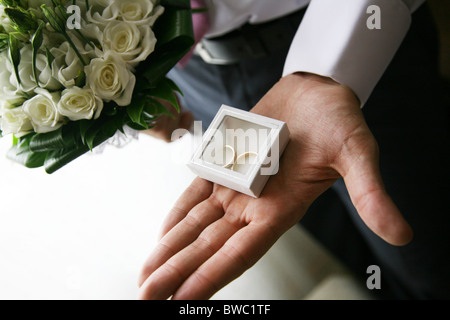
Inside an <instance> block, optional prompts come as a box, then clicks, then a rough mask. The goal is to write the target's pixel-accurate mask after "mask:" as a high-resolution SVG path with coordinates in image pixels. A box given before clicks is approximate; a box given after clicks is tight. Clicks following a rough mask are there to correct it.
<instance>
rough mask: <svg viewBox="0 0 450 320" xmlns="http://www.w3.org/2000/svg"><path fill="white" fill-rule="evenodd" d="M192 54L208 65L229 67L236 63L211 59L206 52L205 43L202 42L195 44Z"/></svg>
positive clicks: (215, 58) (228, 60) (209, 54)
mask: <svg viewBox="0 0 450 320" xmlns="http://www.w3.org/2000/svg"><path fill="white" fill-rule="evenodd" d="M194 53H195V54H197V55H198V56H200V57H201V58H202V59H203V61H205V62H206V63H208V64H215V65H229V64H233V63H236V62H238V61H232V60H230V59H220V58H217V57H213V56H212V55H211V53H210V52H209V51H208V49H207V47H206V46H205V43H204V42H203V41H200V42H199V43H197V45H196V46H195V49H194Z"/></svg>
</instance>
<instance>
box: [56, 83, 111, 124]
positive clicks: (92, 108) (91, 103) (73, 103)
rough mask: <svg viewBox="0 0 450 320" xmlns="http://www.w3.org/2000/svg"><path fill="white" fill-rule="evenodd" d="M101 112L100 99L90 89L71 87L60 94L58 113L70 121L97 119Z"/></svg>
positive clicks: (101, 102)
mask: <svg viewBox="0 0 450 320" xmlns="http://www.w3.org/2000/svg"><path fill="white" fill-rule="evenodd" d="M102 110H103V101H102V99H100V98H98V97H96V96H95V95H94V92H93V91H92V90H90V89H82V88H78V87H73V88H71V89H66V90H64V91H63V92H62V95H61V100H59V103H58V111H59V113H61V114H62V115H63V116H66V117H67V118H69V119H70V120H72V121H78V120H83V119H87V120H90V119H92V118H94V119H97V118H98V117H99V116H100V114H101V112H102Z"/></svg>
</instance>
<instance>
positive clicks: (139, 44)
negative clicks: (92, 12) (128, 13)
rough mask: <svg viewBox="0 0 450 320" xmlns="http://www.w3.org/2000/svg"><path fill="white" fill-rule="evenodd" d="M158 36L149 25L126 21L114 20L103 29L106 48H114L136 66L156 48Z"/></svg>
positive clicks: (103, 44) (103, 45)
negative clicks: (138, 24) (144, 25)
mask: <svg viewBox="0 0 450 320" xmlns="http://www.w3.org/2000/svg"><path fill="white" fill-rule="evenodd" d="M155 44H156V37H155V34H154V33H153V31H152V30H151V29H150V28H148V27H142V26H139V27H138V26H137V25H135V24H133V23H129V22H124V21H112V22H110V23H108V24H107V25H106V27H105V30H104V31H103V43H102V47H103V49H104V50H112V51H114V52H116V53H118V54H119V55H120V56H121V58H122V59H123V60H125V61H127V62H128V63H129V64H130V65H131V66H133V67H135V66H136V65H137V64H138V63H139V62H141V61H145V59H147V57H148V56H149V55H150V54H151V53H152V52H153V51H154V50H155Z"/></svg>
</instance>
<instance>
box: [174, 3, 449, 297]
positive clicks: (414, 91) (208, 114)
mask: <svg viewBox="0 0 450 320" xmlns="http://www.w3.org/2000/svg"><path fill="white" fill-rule="evenodd" d="M287 50H288V48H287V47H286V48H284V49H280V50H279V51H278V52H275V53H273V54H272V55H271V56H270V57H266V58H260V59H256V60H246V61H242V62H241V63H237V64H233V65H228V66H215V65H208V64H206V63H204V62H203V61H202V60H201V59H200V58H199V57H196V56H194V58H192V59H191V61H190V62H189V64H188V65H187V66H186V67H185V68H184V69H174V70H172V71H171V73H170V74H169V77H170V78H172V79H173V80H174V81H175V82H176V83H177V84H178V85H179V86H180V88H181V89H182V91H183V92H184V97H183V98H182V103H183V104H184V106H185V107H186V108H188V109H190V110H192V111H193V113H194V115H195V116H196V118H197V119H199V120H202V121H203V123H204V126H205V127H207V126H208V124H209V123H210V121H211V120H212V119H213V117H214V116H215V114H216V112H217V110H218V109H219V107H220V106H221V105H222V104H228V105H231V106H233V107H237V108H241V109H246V110H250V109H251V108H252V107H253V106H254V105H255V104H256V103H257V102H258V101H259V100H260V99H261V97H262V96H263V95H264V94H265V93H266V92H267V91H268V90H269V89H270V88H271V87H272V86H273V85H274V84H275V83H276V82H277V81H278V80H279V78H280V76H281V73H282V68H283V63H284V59H285V57H286V54H287ZM368 63H370V61H368ZM442 97H443V95H442V91H441V82H440V78H439V72H438V43H437V37H436V30H435V28H434V24H433V21H432V19H431V16H430V13H429V11H428V8H427V7H426V6H423V7H422V8H420V9H419V10H418V11H417V12H415V13H414V15H413V24H412V27H411V29H410V31H409V33H408V35H407V37H406V39H405V40H404V42H403V45H402V46H401V48H400V50H399V51H398V52H397V55H396V56H395V58H394V60H393V61H392V63H391V64H390V66H389V68H388V70H387V71H386V73H385V74H384V76H383V78H382V79H381V81H380V82H379V84H378V85H377V87H376V88H375V90H374V92H373V94H372V96H371V98H370V100H369V101H368V103H367V104H366V105H365V107H364V109H363V112H364V115H365V118H366V121H367V123H368V125H369V127H370V129H371V130H372V132H373V134H374V136H375V138H376V139H377V141H378V143H379V146H380V151H381V159H380V167H381V173H382V176H383V180H384V182H385V185H386V188H387V191H388V193H389V194H390V195H391V197H392V198H393V200H394V202H395V203H396V204H397V205H398V207H399V208H400V210H401V211H402V213H403V214H404V215H405V217H406V219H407V221H408V222H409V223H410V224H411V226H412V228H413V230H414V232H415V237H414V239H413V241H412V242H411V243H410V244H408V245H406V246H404V247H394V246H391V245H389V244H387V243H385V242H384V241H383V240H381V239H379V238H378V237H377V236H376V235H374V234H373V233H372V232H371V231H370V230H369V229H368V228H367V227H366V226H365V225H364V223H363V222H362V220H361V219H360V218H359V216H358V214H357V212H356V210H355V208H354V207H353V205H352V203H351V201H350V199H349V196H348V194H347V190H346V187H345V184H344V183H343V181H342V180H338V181H337V182H336V183H335V185H334V186H333V187H332V188H331V189H330V190H328V191H327V192H325V193H324V194H323V195H321V196H320V197H319V198H318V199H317V200H316V201H315V202H314V204H313V205H312V206H311V208H310V209H309V211H308V213H307V214H306V216H305V217H304V219H303V220H302V221H301V224H302V225H303V226H304V227H305V228H306V229H307V230H309V231H310V232H311V234H313V235H314V236H315V237H316V238H317V239H318V240H319V241H320V242H321V243H322V244H324V245H325V246H326V248H328V249H329V250H330V252H331V253H332V254H334V255H335V256H336V257H337V258H339V259H340V260H341V261H342V262H343V263H345V264H346V265H347V266H348V267H349V268H350V269H351V270H353V271H354V272H355V273H356V274H357V275H358V276H360V277H361V279H362V280H364V279H366V278H367V277H368V275H367V274H366V270H367V267H368V266H369V265H373V264H375V265H378V266H379V267H380V269H381V276H382V285H381V289H379V290H373V292H374V293H375V294H377V295H378V296H379V297H380V298H383V299H436V298H439V299H445V298H450V205H449V204H448V201H449V200H450V188H449V183H450V170H449V166H450V156H449V151H450V144H449V141H450V140H449V137H450V134H449V132H450V129H449V127H450V117H449V104H446V103H445V102H444V101H443V98H442ZM298 254H299V255H300V254H301V252H299V253H298Z"/></svg>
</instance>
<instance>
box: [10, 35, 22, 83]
mask: <svg viewBox="0 0 450 320" xmlns="http://www.w3.org/2000/svg"><path fill="white" fill-rule="evenodd" d="M8 46H9V51H8V55H9V59H10V61H11V64H12V65H13V68H14V73H15V75H16V79H17V82H18V83H19V84H21V83H22V82H21V81H20V75H19V64H20V48H19V40H18V39H17V38H16V37H15V36H14V34H13V33H10V34H9V39H8Z"/></svg>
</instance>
